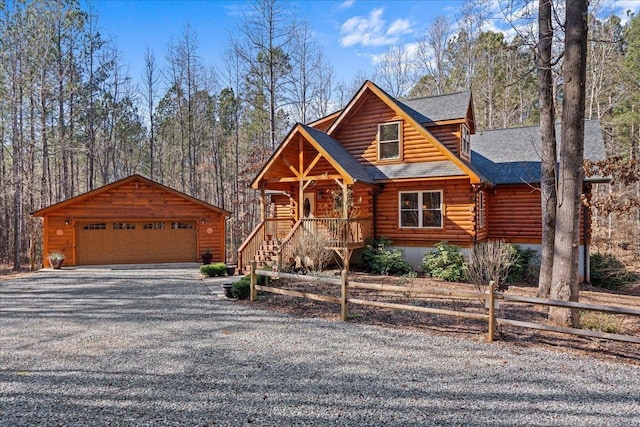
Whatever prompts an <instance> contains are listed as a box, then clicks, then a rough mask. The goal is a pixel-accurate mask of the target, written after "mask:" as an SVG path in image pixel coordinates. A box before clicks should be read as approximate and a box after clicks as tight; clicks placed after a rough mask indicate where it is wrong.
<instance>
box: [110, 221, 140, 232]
mask: <svg viewBox="0 0 640 427" xmlns="http://www.w3.org/2000/svg"><path fill="white" fill-rule="evenodd" d="M113 229H114V230H135V229H136V226H135V225H133V224H130V223H128V222H114V223H113Z"/></svg>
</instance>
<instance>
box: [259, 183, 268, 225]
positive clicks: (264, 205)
mask: <svg viewBox="0 0 640 427" xmlns="http://www.w3.org/2000/svg"><path fill="white" fill-rule="evenodd" d="M266 217H267V202H266V200H265V192H264V185H261V186H260V220H261V221H264V220H265V219H267V218H266Z"/></svg>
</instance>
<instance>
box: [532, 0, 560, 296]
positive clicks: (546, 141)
mask: <svg viewBox="0 0 640 427" xmlns="http://www.w3.org/2000/svg"><path fill="white" fill-rule="evenodd" d="M538 9H539V11H538V40H539V41H538V49H537V53H538V55H537V62H538V64H537V65H538V93H539V99H540V147H541V150H540V151H541V157H542V162H541V170H540V191H541V193H542V196H541V202H542V242H541V251H540V252H541V254H540V278H539V282H538V296H539V297H542V298H547V297H548V296H549V291H550V289H551V280H552V273H553V254H554V250H553V249H554V239H555V227H556V204H557V200H558V196H557V193H556V174H557V171H556V157H557V154H556V135H555V107H554V101H553V75H552V73H553V71H552V69H551V66H552V63H551V52H552V44H553V16H552V4H551V0H540V2H539V6H538Z"/></svg>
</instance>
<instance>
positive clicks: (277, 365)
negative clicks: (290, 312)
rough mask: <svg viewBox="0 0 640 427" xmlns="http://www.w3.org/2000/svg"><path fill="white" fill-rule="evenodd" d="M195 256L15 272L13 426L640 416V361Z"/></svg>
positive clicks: (460, 422) (567, 420) (6, 418)
mask: <svg viewBox="0 0 640 427" xmlns="http://www.w3.org/2000/svg"><path fill="white" fill-rule="evenodd" d="M217 280H218V282H216V281H215V280H212V279H207V280H202V279H200V277H199V275H198V274H197V269H196V267H191V268H189V269H186V268H181V269H179V268H174V269H163V270H135V269H130V270H126V269H123V270H113V271H112V270H107V269H78V270H62V271H55V272H54V271H51V270H48V271H47V270H43V271H40V272H37V273H35V274H30V275H26V276H23V277H20V278H16V279H12V280H5V281H0V316H1V317H0V425H3V426H33V425H56V426H67V425H82V426H85V425H154V426H165V425H169V426H171V425H187V426H205V425H207V426H209V425H215V426H317V425H321V426H379V425H393V426H426V425H450V426H559V425H567V426H577V425H580V426H622V425H627V426H638V425H640V368H639V367H637V366H632V365H625V364H616V363H608V362H603V361H599V360H594V359H590V358H586V357H579V356H572V355H568V354H564V353H553V352H549V351H545V350H538V349H528V348H517V347H514V346H508V345H505V344H501V343H493V344H487V343H482V342H474V341H470V340H465V339H457V338H449V337H441V336H430V335H426V334H423V333H414V332H403V331H399V330H392V329H384V328H380V327H374V326H367V325H362V324H353V323H348V322H347V323H342V322H338V321H336V322H329V321H326V320H314V319H295V318H291V317H287V316H285V315H281V314H276V313H270V312H266V311H261V310H257V309H252V308H251V307H246V306H241V305H238V304H235V303H233V302H230V301H227V300H225V299H224V298H223V297H222V296H221V295H220V293H219V291H218V288H219V280H220V279H217Z"/></svg>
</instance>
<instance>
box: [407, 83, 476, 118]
mask: <svg viewBox="0 0 640 427" xmlns="http://www.w3.org/2000/svg"><path fill="white" fill-rule="evenodd" d="M397 102H398V104H400V105H404V107H405V109H406V111H407V112H408V114H412V113H409V111H413V112H414V113H413V115H414V116H415V118H416V120H417V121H419V122H420V123H429V122H439V121H445V120H455V119H464V118H465V117H466V116H467V111H468V108H469V104H470V103H471V91H468V90H467V91H463V92H455V93H448V94H444V95H434V96H426V97H422V98H414V99H407V100H404V101H397Z"/></svg>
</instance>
